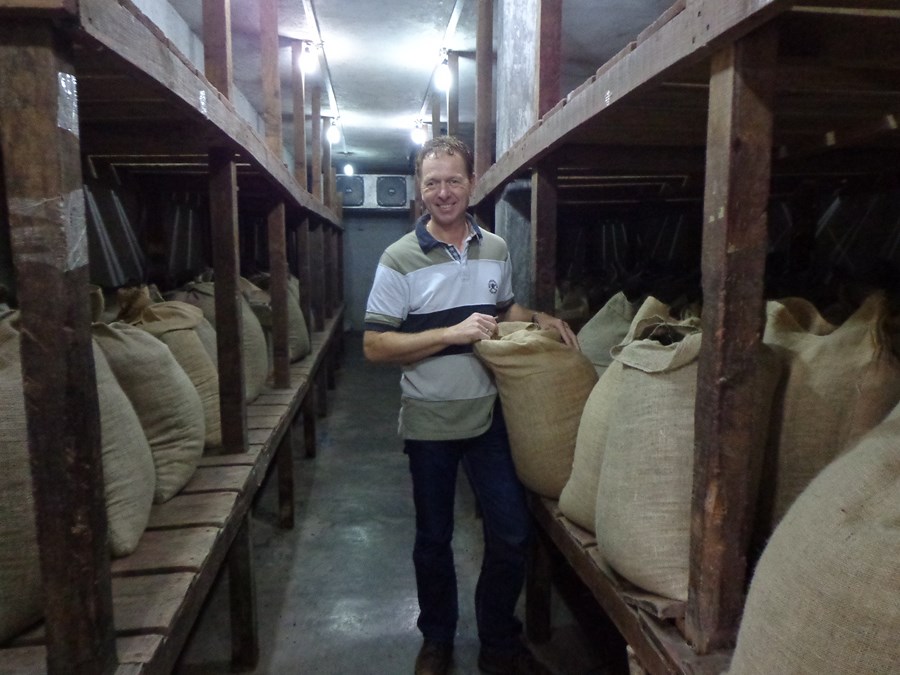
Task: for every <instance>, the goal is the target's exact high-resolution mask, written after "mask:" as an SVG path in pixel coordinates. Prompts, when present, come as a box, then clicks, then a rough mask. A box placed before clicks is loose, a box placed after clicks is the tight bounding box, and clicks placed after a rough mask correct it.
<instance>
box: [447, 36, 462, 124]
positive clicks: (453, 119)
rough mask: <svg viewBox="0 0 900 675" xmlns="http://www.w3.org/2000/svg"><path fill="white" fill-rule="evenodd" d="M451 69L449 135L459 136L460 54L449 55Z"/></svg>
mask: <svg viewBox="0 0 900 675" xmlns="http://www.w3.org/2000/svg"><path fill="white" fill-rule="evenodd" d="M447 66H448V67H449V68H450V82H451V83H452V84H451V85H450V89H449V90H448V91H447V134H448V135H450V136H457V135H459V54H457V53H456V52H448V53H447Z"/></svg>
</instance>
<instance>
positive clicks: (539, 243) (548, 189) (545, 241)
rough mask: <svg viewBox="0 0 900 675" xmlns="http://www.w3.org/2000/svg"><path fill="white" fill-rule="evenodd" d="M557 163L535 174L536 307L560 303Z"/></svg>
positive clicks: (545, 309) (549, 307) (546, 309)
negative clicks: (558, 292) (557, 256)
mask: <svg viewBox="0 0 900 675" xmlns="http://www.w3.org/2000/svg"><path fill="white" fill-rule="evenodd" d="M556 207H557V194H556V167H554V166H548V165H547V164H546V163H542V164H540V165H539V166H538V168H537V170H536V171H534V172H532V174H531V245H532V251H531V260H532V279H533V280H534V297H533V298H532V305H533V307H534V308H535V309H538V310H541V311H543V312H549V313H551V314H552V313H553V312H554V310H555V305H556V218H557V215H556Z"/></svg>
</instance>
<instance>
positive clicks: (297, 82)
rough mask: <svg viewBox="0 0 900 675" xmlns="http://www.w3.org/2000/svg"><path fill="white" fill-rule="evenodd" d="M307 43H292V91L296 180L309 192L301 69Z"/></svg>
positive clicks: (303, 77)
mask: <svg viewBox="0 0 900 675" xmlns="http://www.w3.org/2000/svg"><path fill="white" fill-rule="evenodd" d="M304 46H305V43H304V42H302V41H301V40H294V41H293V42H291V89H292V93H293V98H294V180H296V181H297V182H298V183H300V185H301V186H302V187H303V189H304V190H309V181H308V180H307V177H306V76H305V75H304V73H303V68H301V67H300V59H301V56H302V54H303V47H304Z"/></svg>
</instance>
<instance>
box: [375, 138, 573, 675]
mask: <svg viewBox="0 0 900 675" xmlns="http://www.w3.org/2000/svg"><path fill="white" fill-rule="evenodd" d="M416 178H417V180H418V181H419V183H420V187H421V191H422V200H423V202H424V203H425V208H426V210H427V213H426V214H425V215H423V216H422V217H421V218H420V219H419V220H418V222H417V223H416V226H415V230H414V231H413V232H410V233H409V234H407V235H405V236H404V237H402V238H401V239H399V240H398V241H397V242H395V243H394V244H392V245H391V246H389V247H388V248H387V249H386V250H385V252H384V253H383V255H382V257H381V261H380V263H379V265H378V269H377V271H376V273H375V281H374V283H373V286H372V290H371V293H370V295H369V301H368V306H367V308H366V331H365V335H364V342H363V345H364V349H365V354H366V357H367V358H368V359H369V360H371V361H376V362H385V363H399V364H402V366H403V376H402V379H401V389H402V397H401V408H400V429H399V430H400V434H401V436H402V437H403V439H404V451H405V452H406V454H407V455H408V457H409V465H410V473H411V475H412V483H413V501H414V503H415V508H416V540H415V547H414V550H413V562H414V566H415V572H416V585H417V589H418V596H419V618H418V627H419V630H420V631H421V632H422V635H423V637H424V641H423V645H422V649H421V651H420V652H419V655H418V658H417V659H416V670H415V672H416V673H417V675H434V674H441V673H446V672H447V671H448V669H449V667H450V662H451V657H452V652H453V639H454V635H455V633H456V622H457V617H458V605H457V594H456V573H455V568H454V563H453V551H452V548H451V540H452V536H453V502H454V494H455V488H456V475H457V467H458V465H459V463H460V462H462V464H463V468H464V470H465V472H466V474H467V476H468V478H469V481H470V483H471V485H472V489H473V491H474V492H475V495H476V499H477V500H478V504H479V507H480V509H481V513H482V516H483V519H484V537H485V553H484V560H483V563H482V568H481V575H480V577H479V580H478V584H477V587H476V591H475V610H476V619H477V624H478V636H479V639H480V641H481V650H480V653H479V658H478V665H479V667H480V668H481V669H482V670H484V671H486V672H488V673H537V674H542V673H548V672H549V671H548V670H547V669H546V668H544V667H543V666H542V665H541V664H540V663H538V662H537V661H536V660H535V659H534V657H533V656H532V654H531V652H530V651H528V649H527V648H526V647H525V646H524V645H523V644H522V641H521V638H520V634H521V631H522V625H521V622H520V621H519V620H518V619H517V618H516V617H515V614H514V613H515V606H516V602H517V599H518V597H519V594H520V592H521V590H522V585H523V583H524V577H525V562H526V552H527V547H528V539H529V527H530V521H529V516H528V511H527V508H526V504H525V495H524V490H523V488H522V486H521V484H520V483H519V481H518V479H517V477H516V475H515V471H514V468H513V464H512V459H511V456H510V452H509V442H508V439H507V435H506V427H505V425H504V423H503V415H502V411H501V409H500V406H499V403H498V404H497V405H495V403H496V400H497V391H496V388H495V386H494V383H493V381H492V379H491V376H490V373H489V372H488V370H487V369H486V368H485V367H484V365H483V364H481V362H480V361H479V360H478V359H477V358H476V356H475V354H474V352H473V351H472V345H473V344H474V343H475V342H477V341H479V340H486V339H489V338H490V337H491V336H492V335H493V334H494V333H495V332H496V330H497V322H498V321H533V322H535V323H538V324H539V325H540V326H541V327H544V328H548V327H555V328H556V329H557V330H558V331H559V332H560V335H562V337H563V340H564V341H565V342H566V343H567V344H569V345H572V346H573V347H576V348H577V340H576V338H575V335H574V333H573V332H572V330H571V329H570V328H569V326H568V325H566V324H565V323H564V322H562V321H560V320H559V319H556V318H554V317H551V316H548V315H546V314H542V313H540V312H533V311H532V310H529V309H526V308H524V307H522V306H520V305H517V304H516V303H515V302H514V300H513V294H512V279H511V268H510V261H509V254H508V251H507V248H506V242H504V241H503V239H501V238H500V237H498V236H496V235H494V234H492V233H490V232H485V231H483V230H481V229H480V228H479V227H478V226H477V225H476V224H475V221H474V220H473V219H472V218H471V217H469V216H468V215H467V213H466V209H467V208H468V205H469V198H470V196H471V194H472V190H473V188H474V185H475V176H474V171H473V160H472V153H471V151H470V150H469V148H468V147H467V146H466V145H465V144H464V143H462V142H461V141H459V140H457V139H455V138H452V137H448V136H444V137H440V138H435V139H432V140H431V141H428V142H427V143H425V144H424V145H423V147H422V149H421V150H420V151H419V154H418V156H417V158H416Z"/></svg>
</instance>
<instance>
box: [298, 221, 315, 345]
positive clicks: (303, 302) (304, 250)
mask: <svg viewBox="0 0 900 675" xmlns="http://www.w3.org/2000/svg"><path fill="white" fill-rule="evenodd" d="M309 261H310V242H309V218H304V219H303V220H302V221H301V222H300V225H298V226H297V280H298V281H299V283H300V309H301V310H302V311H303V318H304V319H305V320H306V327H307V329H308V330H309V331H312V330H313V329H314V326H313V319H312V300H311V298H312V283H313V282H312V270H311V268H310V263H309Z"/></svg>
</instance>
